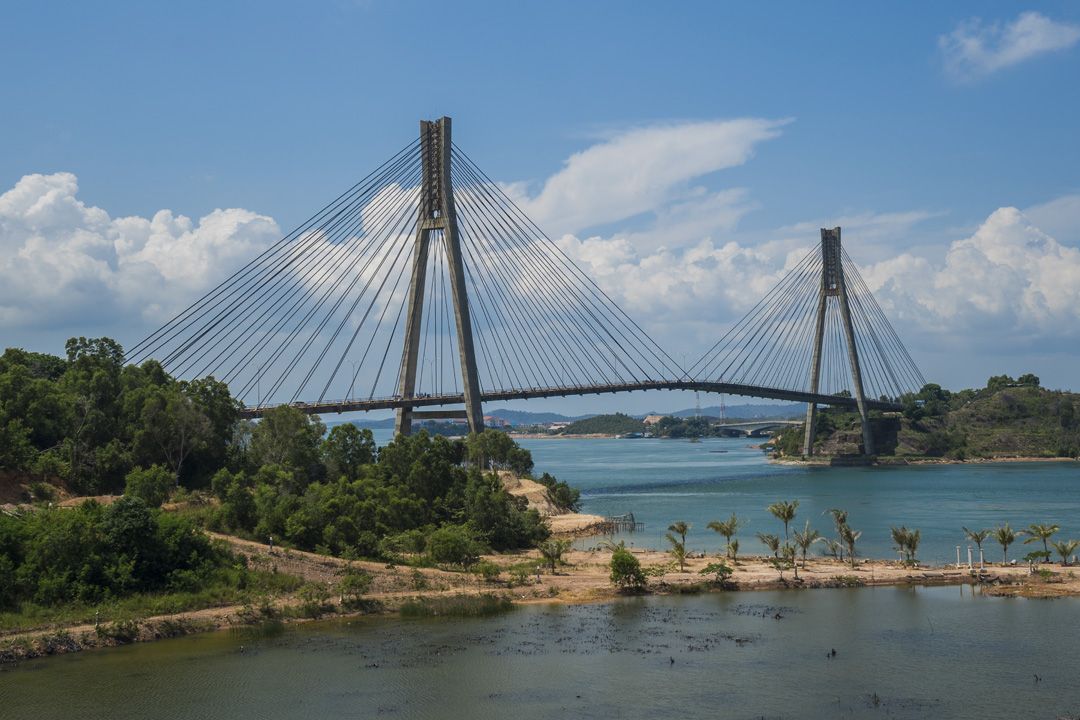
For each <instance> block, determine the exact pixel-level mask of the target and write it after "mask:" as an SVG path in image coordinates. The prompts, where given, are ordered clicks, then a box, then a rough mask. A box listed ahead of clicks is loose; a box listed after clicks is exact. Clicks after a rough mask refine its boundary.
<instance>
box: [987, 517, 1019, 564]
mask: <svg viewBox="0 0 1080 720" xmlns="http://www.w3.org/2000/svg"><path fill="white" fill-rule="evenodd" d="M1023 534H1024V531H1023V530H1013V529H1012V528H1011V527H1009V523H1005V524H1004V525H1002V526H1001V527H999V528H994V539H995V540H997V542H998V544H999V545H1001V564H1002V565H1008V564H1009V546H1010V545H1012V544H1013V543H1014V542H1016V538H1018V537H1020V536H1021V535H1023Z"/></svg>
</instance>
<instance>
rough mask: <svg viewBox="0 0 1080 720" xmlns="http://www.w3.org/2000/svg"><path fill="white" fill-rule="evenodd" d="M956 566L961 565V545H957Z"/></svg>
mask: <svg viewBox="0 0 1080 720" xmlns="http://www.w3.org/2000/svg"><path fill="white" fill-rule="evenodd" d="M956 567H958V568H959V567H960V546H959V545H957V546H956Z"/></svg>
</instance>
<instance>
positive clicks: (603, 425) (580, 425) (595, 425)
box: [563, 413, 645, 435]
mask: <svg viewBox="0 0 1080 720" xmlns="http://www.w3.org/2000/svg"><path fill="white" fill-rule="evenodd" d="M644 429H645V425H644V423H642V422H641V421H640V420H638V419H637V418H632V417H630V416H629V415H624V414H622V413H615V414H614V415H597V416H596V417H591V418H585V419H584V420H578V421H577V422H573V423H570V424H569V425H567V426H566V428H565V429H564V430H563V434H564V435H600V434H603V435H623V434H625V433H632V432H642V431H643V430H644Z"/></svg>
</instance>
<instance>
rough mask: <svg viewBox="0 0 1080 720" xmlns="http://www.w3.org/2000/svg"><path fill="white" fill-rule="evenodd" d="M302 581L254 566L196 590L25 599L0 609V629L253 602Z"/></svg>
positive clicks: (121, 619)
mask: <svg viewBox="0 0 1080 720" xmlns="http://www.w3.org/2000/svg"><path fill="white" fill-rule="evenodd" d="M301 584H302V581H301V580H300V579H299V578H296V577H293V576H291V575H286V574H284V573H271V572H264V571H259V570H252V571H247V572H245V574H244V582H242V583H235V582H233V581H232V579H231V578H222V579H221V581H220V582H218V583H215V584H213V585H210V586H209V587H205V588H201V589H199V590H197V591H182V592H171V593H168V592H167V593H140V594H135V595H129V596H127V597H124V598H118V599H112V600H106V601H105V602H101V603H97V604H84V603H70V604H66V605H56V606H42V605H37V604H34V603H23V604H22V605H21V606H20V608H19V609H18V610H17V611H9V612H2V613H0V632H17V631H23V630H35V629H40V628H44V627H53V626H57V625H80V624H89V623H98V624H99V625H101V626H104V625H114V624H122V623H127V622H130V621H133V620H138V619H140V618H147V617H153V616H155V615H173V614H176V613H181V612H190V611H192V610H202V609H204V608H212V607H222V606H224V605H240V604H244V603H254V602H257V601H258V600H260V599H262V598H264V597H266V596H267V595H278V594H286V593H291V592H293V591H295V590H296V589H297V588H298V587H300V585H301Z"/></svg>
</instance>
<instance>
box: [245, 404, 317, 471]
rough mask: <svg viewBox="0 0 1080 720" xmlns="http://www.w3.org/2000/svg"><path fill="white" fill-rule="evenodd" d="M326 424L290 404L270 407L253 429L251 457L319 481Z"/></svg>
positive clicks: (259, 463) (262, 462) (258, 463)
mask: <svg viewBox="0 0 1080 720" xmlns="http://www.w3.org/2000/svg"><path fill="white" fill-rule="evenodd" d="M325 430H326V427H325V426H324V425H323V424H322V421H321V420H319V418H318V417H317V416H315V415H305V414H304V413H303V412H302V411H300V410H299V409H297V408H294V407H291V406H289V405H279V406H277V407H274V408H271V409H270V410H267V411H266V413H265V414H264V415H263V417H262V419H261V420H260V421H259V423H258V424H257V425H256V426H255V429H254V430H252V432H251V450H250V454H251V458H252V459H253V460H254V462H255V464H256V465H285V466H288V467H291V468H293V469H295V470H298V471H300V472H301V473H303V474H304V476H305V478H306V480H308V481H311V480H317V479H318V478H319V475H321V472H320V470H321V469H322V467H323V466H322V462H321V458H320V454H319V450H320V448H321V445H322V436H323V432H324V431H325Z"/></svg>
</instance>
